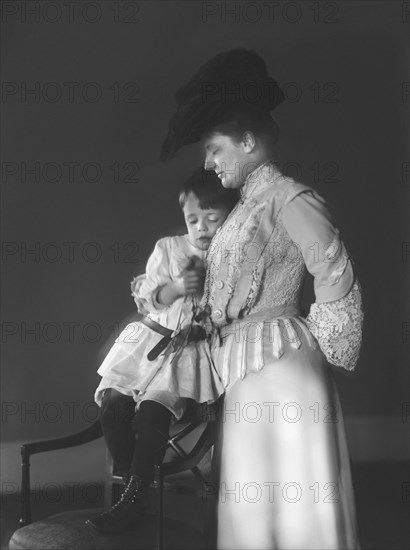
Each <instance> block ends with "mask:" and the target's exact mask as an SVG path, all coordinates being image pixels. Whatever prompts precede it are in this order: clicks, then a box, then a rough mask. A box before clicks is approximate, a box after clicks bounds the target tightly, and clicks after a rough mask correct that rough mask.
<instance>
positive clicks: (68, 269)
mask: <svg viewBox="0 0 410 550" xmlns="http://www.w3.org/2000/svg"><path fill="white" fill-rule="evenodd" d="M22 4H23V3H22V2H3V23H2V37H3V38H2V40H3V47H2V79H3V90H2V121H3V122H2V169H3V177H2V184H1V189H2V193H3V199H2V209H3V222H2V223H3V229H2V241H3V249H2V252H3V258H2V267H3V284H2V296H1V299H2V310H3V319H2V340H3V344H2V349H3V359H2V375H1V382H2V384H1V387H2V400H3V409H2V413H3V414H2V432H3V441H10V442H12V441H15V442H16V443H17V441H21V440H32V439H36V438H42V437H48V436H58V435H62V434H63V433H70V432H73V431H75V430H76V429H78V428H80V427H84V426H86V425H88V423H89V422H90V421H91V420H93V419H94V418H95V413H96V411H95V409H94V408H93V407H92V405H90V403H92V401H93V393H94V390H95V387H96V386H97V384H98V381H99V377H98V375H97V374H96V370H97V368H98V366H99V363H100V361H101V358H102V356H103V350H102V348H104V346H107V345H109V343H110V342H112V341H113V339H114V337H115V334H116V333H117V331H116V330H114V328H113V327H114V326H115V325H116V324H117V323H118V322H120V321H121V320H123V319H124V318H125V317H126V316H127V315H129V314H131V313H132V311H133V307H134V306H133V302H132V300H131V297H130V291H129V281H130V280H131V279H132V277H133V276H134V275H135V274H138V273H141V272H143V271H144V268H145V262H146V260H147V257H148V254H149V253H150V251H151V250H152V248H153V245H154V243H155V241H156V240H157V239H158V237H159V236H162V235H165V234H169V233H172V232H173V231H174V230H175V228H177V227H179V226H180V225H181V224H182V222H183V220H182V217H181V214H180V212H179V207H178V201H177V196H178V188H179V186H180V184H181V182H182V181H183V180H184V178H186V176H187V175H189V173H190V172H191V171H192V169H193V168H194V167H195V166H196V165H197V164H198V163H199V162H200V160H201V156H200V151H199V150H198V149H197V147H195V146H193V147H190V148H187V149H186V150H183V151H182V152H181V153H180V154H179V155H178V156H177V158H176V159H174V160H173V161H171V162H169V163H166V164H164V163H161V162H160V161H159V150H160V145H161V142H162V139H163V137H164V135H165V133H166V129H167V123H168V120H169V118H170V115H171V114H172V112H173V109H174V102H173V91H174V90H175V89H176V88H177V87H178V86H179V85H180V84H181V83H183V82H185V81H186V80H187V79H188V78H189V77H190V76H191V75H192V73H193V72H194V71H195V70H196V69H197V68H198V66H199V65H200V64H202V63H203V62H204V61H206V60H207V59H209V58H210V57H211V56H213V55H215V54H216V53H219V52H221V51H223V50H227V49H231V48H235V47H246V48H252V49H255V50H257V51H258V52H259V53H260V54H261V55H262V56H263V57H264V58H265V59H266V61H267V65H268V68H269V70H270V72H271V73H272V74H273V75H274V76H275V77H276V78H277V80H278V81H279V83H280V84H282V85H283V86H284V87H285V90H286V92H287V95H288V99H289V101H288V102H287V103H286V104H283V105H282V106H280V107H279V108H278V109H277V111H276V115H275V116H276V119H277V121H278V123H279V125H280V127H281V132H282V135H281V139H280V141H279V143H278V147H277V158H278V160H279V162H280V163H282V166H284V167H286V168H287V170H288V174H289V175H291V176H295V175H297V176H298V178H299V179H300V180H301V181H302V182H304V183H307V184H309V185H312V186H314V187H315V188H316V189H317V191H318V192H319V193H320V194H321V195H323V196H324V197H325V198H326V199H327V201H328V204H329V208H330V210H331V211H332V213H333V215H334V219H335V223H336V226H337V227H338V228H339V229H340V230H341V233H342V236H343V238H344V241H345V243H346V245H347V247H348V249H349V251H350V252H351V255H352V257H353V258H354V260H355V265H356V268H357V272H358V275H359V277H360V280H361V283H362V287H363V295H364V305H365V314H366V319H365V329H364V343H363V352H362V356H361V359H360V363H359V365H358V368H357V373H356V374H355V375H354V376H352V377H351V376H344V375H343V374H342V373H340V374H338V373H337V374H336V376H337V383H338V386H339V388H340V392H341V398H342V403H343V406H344V411H345V413H346V416H347V417H349V418H353V419H359V420H360V419H361V418H371V417H374V418H375V419H376V418H379V417H383V418H384V419H389V418H390V419H393V425H394V426H395V427H397V429H400V426H402V425H403V422H404V420H406V418H403V417H402V414H403V411H404V412H405V411H406V403H407V402H409V396H408V364H407V360H406V353H407V350H408V338H409V336H406V329H407V328H408V322H409V317H408V307H407V305H408V290H407V285H406V283H405V281H406V279H405V271H406V267H407V266H408V263H407V264H406V261H404V259H403V257H402V254H403V251H405V250H406V249H405V242H408V241H409V240H410V239H409V237H408V234H407V233H406V228H407V225H406V224H407V221H406V219H407V214H408V187H409V185H408V184H409V179H408V177H407V179H406V178H405V177H403V163H405V162H406V161H408V158H407V145H408V105H409V103H408V102H409V98H408V97H406V96H403V90H406V84H405V83H406V82H408V81H409V80H410V79H409V74H408V53H409V49H408V21H407V24H406V18H405V14H404V15H403V13H402V12H403V10H404V11H405V6H404V4H403V3H402V2H396V1H392V2H377V1H376V2H367V1H363V2H356V1H346V2H345V1H341V2H327V3H326V2H308V1H307V2H280V3H276V2H267V3H263V2H259V3H257V2H242V3H240V5H239V3H238V5H236V3H234V2H227V3H226V4H224V3H220V2H218V3H214V2H205V3H203V2H199V1H193V2H188V1H171V2H164V1H152V2H130V3H128V4H127V3H126V2H104V1H103V2H101V1H100V2H94V3H92V4H93V5H91V6H89V7H88V8H87V9H86V10H85V12H82V8H84V6H85V5H87V4H90V3H87V2H85V3H82V4H81V6H80V7H76V10H75V12H74V14H71V15H72V18H71V21H70V16H69V12H68V8H67V7H64V6H63V4H64V3H63V2H54V3H53V5H54V6H55V5H60V7H61V10H62V14H61V17H60V18H58V11H57V10H56V8H55V7H54V8H53V6H50V5H49V6H48V7H45V6H46V5H47V4H50V3H47V2H41V3H38V2H28V3H27V4H30V6H31V7H33V6H34V5H36V4H39V5H40V8H38V9H39V10H40V11H39V12H37V14H35V15H28V14H26V15H24V13H23V11H24V9H23V7H22ZM268 5H270V6H271V9H274V11H273V15H274V17H273V18H272V12H269V9H268ZM93 6H94V7H93ZM95 6H97V8H98V9H97V8H96V7H95ZM224 6H225V8H230V9H231V10H235V9H236V15H234V14H230V15H229V14H227V13H225V15H224V13H223V10H224ZM235 6H236V7H235ZM295 6H296V7H295ZM15 9H17V11H15ZM33 9H37V8H35V7H34V8H33ZM5 10H7V11H5ZM115 10H117V12H116V11H115ZM14 12H15V13H14ZM98 15H100V17H99V18H98ZM97 18H98V20H96V19H97ZM116 18H117V19H118V22H117V21H116ZM36 19H37V20H36ZM53 19H55V21H54V22H52V20H53ZM93 20H94V21H95V22H91V21H93ZM36 82H37V83H39V84H38V85H37V86H39V93H38V95H37V96H36V95H35V94H31V95H28V96H27V95H26V96H25V95H24V86H26V87H27V88H31V89H32V88H34V86H35V83H36ZM50 82H54V83H56V84H55V85H49V84H47V83H50ZM67 82H76V83H79V84H78V86H75V87H74V88H73V96H72V97H71V98H70V97H69V93H68V85H63V83H67ZM90 82H91V83H96V84H93V85H91V86H90V85H88V84H87V83H90ZM116 82H117V83H119V84H117V85H116V84H115V83H116ZM127 83H128V84H127ZM116 86H117V89H116ZM97 89H99V90H100V91H102V94H101V97H100V98H97V99H96V100H95V101H93V98H94V97H95V91H96V90H97ZM59 90H60V91H61V92H62V96H61V98H59V99H58V98H57V100H55V101H54V98H55V97H56V96H55V94H56V91H57V92H58V91H59ZM82 92H84V94H85V97H83V95H82ZM116 92H118V93H117V94H116ZM87 93H88V95H87ZM134 100H136V101H134ZM71 162H77V163H79V165H78V166H77V167H76V168H75V175H74V177H73V178H72V179H71V181H70V177H69V169H68V165H67V163H71ZM115 162H117V163H118V166H119V174H118V177H116V176H115V173H114V167H113V164H114V163H115ZM24 163H26V166H27V167H28V168H31V169H32V168H33V167H34V166H35V163H38V165H39V167H40V172H42V171H43V172H44V173H43V175H41V174H40V177H39V181H35V176H33V175H30V174H28V175H26V179H24V175H23V171H24ZM50 163H55V164H54V165H53V164H50ZM63 163H65V164H63ZM88 163H96V165H97V166H98V167H99V170H100V171H101V174H100V175H98V174H97V176H96V175H95V174H96V172H95V169H93V167H92V166H91V165H89V164H88ZM127 163H131V164H128V165H127ZM90 166H91V167H90ZM56 167H57V168H56ZM110 167H111V168H110ZM87 169H88V171H87ZM83 170H85V172H84V173H85V175H84V173H83ZM59 171H61V175H60V176H59V174H58V172H59ZM127 176H128V179H130V180H131V181H128V182H127V181H126V179H127ZM94 177H95V178H96V179H97V180H98V181H95V182H92V181H90V180H91V179H93V178H94ZM53 179H55V180H56V181H52V180H53ZM115 180H117V181H115ZM68 242H71V243H77V244H76V245H72V246H73V247H74V248H73V249H72V250H73V256H72V257H71V258H70V256H69V250H68V245H67V244H66V245H64V244H63V243H68ZM35 243H38V244H37V245H36V244H35ZM50 243H51V244H50ZM53 243H54V244H53ZM90 243H91V244H90ZM93 243H94V244H93ZM35 246H37V247H38V251H37V252H36V254H31V255H28V254H27V253H26V251H25V250H26V249H34V248H35ZM25 247H26V249H25ZM96 252H98V253H99V254H100V257H95V253H96ZM56 254H61V257H60V258H59V257H58V256H57V257H56ZM93 260H95V261H93ZM36 323H37V325H36ZM67 323H74V324H76V325H75V326H74V324H72V327H73V328H72V331H73V332H72V333H71V334H70V331H69V328H68V324H67ZM406 323H407V324H406ZM36 326H37V329H36ZM26 328H28V329H35V330H37V333H35V334H33V333H30V334H26V333H25V329H26ZM36 340H37V341H36ZM93 340H95V341H93ZM67 403H72V405H71V407H70V406H69V405H68V404H67ZM75 403H76V404H75ZM29 409H30V410H33V411H34V413H32V414H27V412H28V410H29ZM70 410H71V414H70V413H69V411H70ZM379 443H380V444H381V445H382V446H383V444H384V443H383V440H381V441H380V442H379Z"/></svg>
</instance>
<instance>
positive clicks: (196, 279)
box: [182, 256, 205, 294]
mask: <svg viewBox="0 0 410 550" xmlns="http://www.w3.org/2000/svg"><path fill="white" fill-rule="evenodd" d="M182 281H183V288H184V294H196V293H202V291H203V288H204V282H205V265H204V263H203V261H202V260H201V259H200V258H198V256H193V257H192V258H191V259H190V262H189V264H188V266H187V268H186V269H185V271H184V273H183V274H182Z"/></svg>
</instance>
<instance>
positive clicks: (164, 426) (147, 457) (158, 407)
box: [130, 400, 173, 481]
mask: <svg viewBox="0 0 410 550" xmlns="http://www.w3.org/2000/svg"><path fill="white" fill-rule="evenodd" d="M172 416H173V414H172V412H171V411H170V410H169V409H167V408H166V407H165V406H164V405H162V404H161V403H158V402H156V401H150V400H144V401H142V403H141V405H140V408H139V411H138V414H137V419H136V424H137V433H138V439H137V443H136V445H135V450H134V454H133V457H132V463H131V469H130V474H131V475H138V476H139V477H141V478H142V479H144V480H146V481H152V480H153V477H154V464H161V463H162V461H163V459H164V455H165V451H166V445H167V441H168V435H169V427H170V424H171V419H172Z"/></svg>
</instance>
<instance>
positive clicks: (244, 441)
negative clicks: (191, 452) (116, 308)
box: [162, 49, 363, 550]
mask: <svg viewBox="0 0 410 550" xmlns="http://www.w3.org/2000/svg"><path fill="white" fill-rule="evenodd" d="M176 100H177V103H178V109H177V112H176V113H175V115H174V116H173V118H172V120H171V122H170V128H169V133H168V136H167V138H166V140H165V142H164V145H163V150H162V158H163V159H167V158H170V157H172V156H173V155H174V154H175V152H176V151H177V150H178V149H179V148H180V147H182V146H184V145H185V144H187V143H191V142H195V141H199V140H202V141H203V145H204V148H205V153H206V161H205V164H206V167H207V168H208V169H210V170H215V172H216V173H217V174H218V176H219V178H220V179H221V182H222V185H223V186H224V187H226V188H239V189H240V190H241V200H240V201H239V203H238V205H237V206H236V207H235V208H234V210H233V211H232V213H231V214H230V216H229V217H228V219H227V220H226V222H225V223H224V225H223V226H222V228H221V229H220V230H219V232H218V233H217V234H216V235H215V237H214V240H213V241H212V243H211V246H210V249H209V250H210V252H209V255H208V270H207V277H206V282H205V291H204V297H203V301H202V307H203V310H204V312H205V313H206V314H207V315H208V316H209V320H210V322H211V325H212V356H213V360H214V362H215V366H216V368H217V369H218V371H219V373H220V375H221V377H222V379H223V381H224V385H225V388H226V397H225V404H224V412H223V418H222V424H223V430H222V431H223V435H222V448H221V472H220V488H219V499H218V535H217V536H218V543H217V546H218V548H219V549H232V550H233V549H243V550H245V549H246V550H273V549H278V550H296V549H303V550H308V549H312V550H313V549H314V550H331V549H335V550H336V549H338V550H341V549H343V550H345V549H350V550H356V549H358V548H359V542H358V536H357V527H356V518H355V504H354V495H353V488H352V482H351V474H350V461H349V454H348V449H347V445H346V436H345V429H344V424H343V415H342V411H341V408H340V401H339V397H338V393H337V389H336V386H335V384H334V381H333V376H332V371H331V367H330V365H329V363H331V364H333V365H336V366H339V367H342V368H344V369H347V370H349V371H351V370H353V369H354V368H355V366H356V363H357V360H358V355H359V351H360V345H361V328H362V320H363V313H362V306H361V294H360V286H359V283H358V280H357V277H356V275H355V273H354V268H353V265H352V261H351V259H350V257H349V255H348V253H347V251H346V249H345V246H344V244H343V242H342V241H341V240H340V236H339V232H338V231H337V229H335V227H334V226H333V224H332V221H331V218H330V215H329V212H328V210H327V208H326V206H325V203H324V201H323V199H322V198H321V197H320V196H319V195H318V194H317V193H316V192H315V191H314V190H312V189H311V188H309V187H307V186H305V185H302V184H300V183H296V182H295V181H293V180H292V179H290V178H285V177H283V176H282V174H281V173H280V171H279V170H278V169H277V167H276V165H275V163H274V160H273V144H274V143H275V141H276V139H277V135H278V130H277V126H276V124H275V122H274V121H273V119H272V118H271V115H270V112H271V111H272V110H273V109H274V108H275V107H276V106H277V105H279V104H280V103H282V102H283V100H284V97H283V94H282V92H281V90H280V88H279V87H278V85H277V83H276V81H275V80H274V79H273V78H271V77H269V75H268V74H267V71H266V65H265V62H264V61H263V59H262V58H261V57H260V56H259V55H258V54H256V53H255V52H253V51H248V50H242V49H239V50H232V51H228V52H225V53H222V54H219V55H218V56H216V57H215V58H213V59H211V60H210V61H208V62H207V63H206V64H205V65H203V66H202V67H201V68H200V69H199V71H198V72H197V73H196V74H195V75H194V76H193V78H192V79H191V80H190V81H189V82H188V83H187V84H186V85H185V86H183V87H182V88H180V89H179V90H178V92H177V93H176ZM306 271H309V272H310V273H311V274H312V275H313V277H314V288H315V297H316V301H315V303H313V304H312V306H311V309H310V312H309V315H308V316H307V318H306V319H304V318H303V317H302V316H301V308H300V300H301V294H302V290H303V282H304V278H305V275H306Z"/></svg>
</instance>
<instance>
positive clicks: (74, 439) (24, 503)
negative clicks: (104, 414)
mask: <svg viewBox="0 0 410 550" xmlns="http://www.w3.org/2000/svg"><path fill="white" fill-rule="evenodd" d="M102 435H103V433H102V428H101V423H100V421H99V420H97V421H96V422H94V423H93V424H91V426H89V427H88V428H86V429H85V430H82V431H81V432H77V433H75V434H72V435H68V436H66V437H60V438H58V439H46V440H44V441H37V442H34V443H25V444H24V445H21V448H20V450H21V517H20V525H21V526H24V525H27V524H28V523H31V503H30V494H31V491H30V456H31V455H32V454H36V453H44V452H46V451H56V450H57V449H65V448H67V447H75V446H77V445H83V444H84V443H90V442H91V441H95V440H96V439H99V438H100V437H101V436H102Z"/></svg>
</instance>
